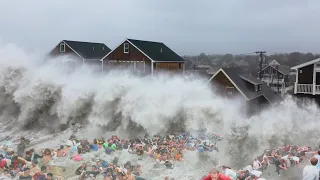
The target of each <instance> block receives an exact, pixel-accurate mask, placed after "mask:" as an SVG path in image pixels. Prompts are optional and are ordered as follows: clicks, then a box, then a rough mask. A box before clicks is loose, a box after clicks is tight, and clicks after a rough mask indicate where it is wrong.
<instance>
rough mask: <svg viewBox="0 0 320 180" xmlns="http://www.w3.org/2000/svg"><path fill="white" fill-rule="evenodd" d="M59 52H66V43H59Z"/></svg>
mask: <svg viewBox="0 0 320 180" xmlns="http://www.w3.org/2000/svg"><path fill="white" fill-rule="evenodd" d="M60 52H66V45H65V44H64V43H61V44H60Z"/></svg>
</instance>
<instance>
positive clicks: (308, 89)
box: [294, 84, 320, 95]
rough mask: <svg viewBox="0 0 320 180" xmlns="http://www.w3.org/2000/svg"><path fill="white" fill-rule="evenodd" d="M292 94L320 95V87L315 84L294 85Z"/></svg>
mask: <svg viewBox="0 0 320 180" xmlns="http://www.w3.org/2000/svg"><path fill="white" fill-rule="evenodd" d="M294 93H295V94H297V93H299V94H312V95H316V94H320V85H315V84H295V88H294Z"/></svg>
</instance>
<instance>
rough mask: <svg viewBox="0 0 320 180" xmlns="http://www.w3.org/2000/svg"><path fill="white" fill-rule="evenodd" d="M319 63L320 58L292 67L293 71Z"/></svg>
mask: <svg viewBox="0 0 320 180" xmlns="http://www.w3.org/2000/svg"><path fill="white" fill-rule="evenodd" d="M319 61H320V58H317V59H314V60H311V61H308V62H305V63H302V64H299V65H296V66H293V67H291V69H295V70H297V69H299V68H302V67H305V66H309V65H311V64H314V63H316V62H319Z"/></svg>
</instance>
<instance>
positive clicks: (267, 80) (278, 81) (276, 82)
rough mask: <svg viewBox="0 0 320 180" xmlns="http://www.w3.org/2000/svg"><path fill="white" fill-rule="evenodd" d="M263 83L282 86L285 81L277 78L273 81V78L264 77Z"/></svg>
mask: <svg viewBox="0 0 320 180" xmlns="http://www.w3.org/2000/svg"><path fill="white" fill-rule="evenodd" d="M261 80H262V81H263V82H265V83H273V84H278V83H279V84H282V83H284V79H283V78H282V79H276V78H274V79H271V78H266V77H264V78H262V79H261Z"/></svg>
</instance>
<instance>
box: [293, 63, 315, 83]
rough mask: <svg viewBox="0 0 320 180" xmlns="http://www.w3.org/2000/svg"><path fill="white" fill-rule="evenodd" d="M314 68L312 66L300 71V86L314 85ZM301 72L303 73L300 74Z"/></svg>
mask: <svg viewBox="0 0 320 180" xmlns="http://www.w3.org/2000/svg"><path fill="white" fill-rule="evenodd" d="M313 67H314V65H313V64H311V65H309V66H305V67H302V68H300V69H298V71H297V73H298V84H312V83H313ZM300 71H302V72H301V73H300Z"/></svg>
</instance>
